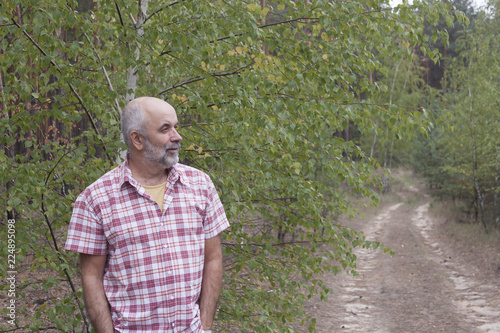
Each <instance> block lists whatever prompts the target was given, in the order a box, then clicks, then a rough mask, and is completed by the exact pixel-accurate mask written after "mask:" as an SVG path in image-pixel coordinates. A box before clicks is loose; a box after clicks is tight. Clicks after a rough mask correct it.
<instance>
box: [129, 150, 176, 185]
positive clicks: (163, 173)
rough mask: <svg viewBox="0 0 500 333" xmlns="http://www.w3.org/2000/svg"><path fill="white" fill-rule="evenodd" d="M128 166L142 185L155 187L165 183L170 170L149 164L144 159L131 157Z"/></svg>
mask: <svg viewBox="0 0 500 333" xmlns="http://www.w3.org/2000/svg"><path fill="white" fill-rule="evenodd" d="M128 166H129V168H130V171H131V172H132V176H133V177H134V178H135V179H136V180H137V181H138V182H139V183H141V184H142V185H146V186H154V185H159V184H162V183H164V182H165V181H166V180H167V178H168V173H169V171H170V170H169V169H164V168H163V167H161V166H158V165H155V164H152V163H148V162H147V161H146V160H144V159H143V158H137V157H136V158H132V156H131V155H129V158H128Z"/></svg>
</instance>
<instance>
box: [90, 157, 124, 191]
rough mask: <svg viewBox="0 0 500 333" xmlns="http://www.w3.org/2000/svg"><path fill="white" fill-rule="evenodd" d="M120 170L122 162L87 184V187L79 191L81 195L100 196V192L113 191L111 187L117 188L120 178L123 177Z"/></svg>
mask: <svg viewBox="0 0 500 333" xmlns="http://www.w3.org/2000/svg"><path fill="white" fill-rule="evenodd" d="M122 170H123V164H120V165H118V166H116V167H115V168H113V169H111V170H109V171H108V172H106V173H105V174H104V175H102V176H101V177H99V178H98V179H97V180H95V181H94V182H93V183H92V184H90V185H89V186H87V188H85V190H84V191H83V192H82V193H81V196H85V197H92V196H100V195H101V194H102V193H105V192H110V191H113V189H116V188H118V187H119V186H120V182H121V180H122V179H123V176H122Z"/></svg>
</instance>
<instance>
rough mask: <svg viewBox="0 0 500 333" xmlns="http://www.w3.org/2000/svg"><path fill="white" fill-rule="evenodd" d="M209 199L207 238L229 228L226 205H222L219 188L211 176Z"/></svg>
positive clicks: (206, 223) (206, 219)
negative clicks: (218, 192)
mask: <svg viewBox="0 0 500 333" xmlns="http://www.w3.org/2000/svg"><path fill="white" fill-rule="evenodd" d="M207 201H208V205H207V209H206V215H205V223H204V224H203V228H204V231H205V239H210V238H213V237H215V236H217V235H218V234H220V233H221V232H222V231H224V230H226V229H227V228H229V221H228V220H227V217H226V212H225V211H224V206H222V202H221V201H220V199H219V195H218V194H217V190H216V188H215V186H214V184H213V183H212V180H210V178H209V184H208V191H207Z"/></svg>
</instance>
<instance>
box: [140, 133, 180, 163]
mask: <svg viewBox="0 0 500 333" xmlns="http://www.w3.org/2000/svg"><path fill="white" fill-rule="evenodd" d="M180 146H181V144H180V143H174V144H172V145H170V146H163V147H162V146H159V145H154V144H152V143H151V142H150V141H149V140H147V139H146V143H145V147H144V158H145V159H146V160H147V161H148V162H149V163H151V164H155V165H158V166H160V167H162V168H165V169H170V168H171V167H172V166H174V165H175V164H177V163H178V162H179V152H178V151H177V152H175V153H173V152H169V151H168V149H172V148H180Z"/></svg>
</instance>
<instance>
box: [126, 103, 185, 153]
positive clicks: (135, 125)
mask: <svg viewBox="0 0 500 333" xmlns="http://www.w3.org/2000/svg"><path fill="white" fill-rule="evenodd" d="M162 114H169V115H173V116H175V117H176V118H177V116H176V114H175V109H174V108H173V106H172V105H170V104H168V103H167V102H165V101H164V100H161V99H159V98H155V97H139V98H136V99H134V100H132V101H130V102H129V103H128V104H127V105H126V106H125V107H124V108H123V111H122V116H121V131H122V135H123V140H124V141H125V144H126V145H127V147H128V148H129V149H130V148H131V145H132V142H131V139H130V133H131V132H132V131H136V132H138V133H139V134H140V135H142V136H143V137H144V138H146V139H147V138H148V126H149V125H150V124H151V123H154V122H155V121H156V119H158V118H159V117H160V116H161V115H162Z"/></svg>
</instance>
